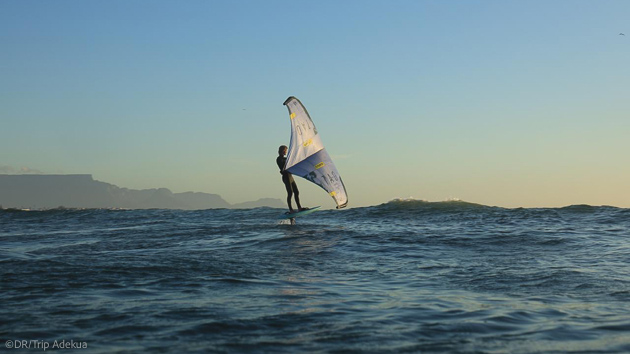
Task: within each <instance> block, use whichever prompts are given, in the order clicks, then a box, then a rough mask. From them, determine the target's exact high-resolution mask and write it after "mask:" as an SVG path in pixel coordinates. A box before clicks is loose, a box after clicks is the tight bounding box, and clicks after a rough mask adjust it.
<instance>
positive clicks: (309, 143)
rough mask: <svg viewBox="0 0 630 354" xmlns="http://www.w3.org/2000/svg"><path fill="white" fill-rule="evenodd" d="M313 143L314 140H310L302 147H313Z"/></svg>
mask: <svg viewBox="0 0 630 354" xmlns="http://www.w3.org/2000/svg"><path fill="white" fill-rule="evenodd" d="M312 143H313V139H308V140H307V141H305V142H304V144H302V146H304V147H307V146H309V145H311V144H312Z"/></svg>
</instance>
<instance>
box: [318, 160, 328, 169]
mask: <svg viewBox="0 0 630 354" xmlns="http://www.w3.org/2000/svg"><path fill="white" fill-rule="evenodd" d="M324 166H326V165H325V164H324V162H323V161H322V162H320V163H318V164H317V165H315V169H316V170H319V169H320V168H322V167H324Z"/></svg>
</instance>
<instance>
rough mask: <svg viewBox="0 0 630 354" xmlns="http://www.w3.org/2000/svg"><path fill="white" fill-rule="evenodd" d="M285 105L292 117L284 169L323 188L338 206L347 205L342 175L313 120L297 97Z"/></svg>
mask: <svg viewBox="0 0 630 354" xmlns="http://www.w3.org/2000/svg"><path fill="white" fill-rule="evenodd" d="M284 105H285V106H287V108H288V109H289V117H290V118H291V144H290V145H289V152H288V154H287V163H286V165H285V167H284V168H285V169H286V170H287V171H289V172H290V173H291V174H293V175H296V176H300V177H302V178H305V179H307V180H309V181H311V182H313V183H315V184H316V185H318V186H320V187H322V188H323V189H324V190H325V191H326V192H328V194H329V195H330V196H331V197H332V198H333V199H334V200H335V203H337V209H341V208H343V207H345V206H346V205H348V194H347V193H346V187H345V186H344V184H343V181H342V180H341V176H340V175H339V172H338V171H337V168H336V167H335V164H333V162H332V159H331V158H330V155H328V152H326V149H325V148H324V144H322V140H321V138H320V136H319V134H318V133H317V128H315V124H313V120H312V119H311V117H310V116H309V115H308V112H307V111H306V108H304V105H302V102H300V100H298V99H297V98H295V97H293V96H291V97H289V98H287V100H286V101H285V102H284Z"/></svg>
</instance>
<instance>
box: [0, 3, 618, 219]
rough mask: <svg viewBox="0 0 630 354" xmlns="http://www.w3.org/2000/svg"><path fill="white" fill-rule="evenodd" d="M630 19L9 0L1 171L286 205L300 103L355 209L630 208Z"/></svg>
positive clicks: (0, 16)
mask: <svg viewBox="0 0 630 354" xmlns="http://www.w3.org/2000/svg"><path fill="white" fill-rule="evenodd" d="M629 19H630V1H627V0H617V1H616V0H605V1H600V0H591V1H582V0H564V1H563V0H554V1H549V0H544V1H538V0H527V1H525V0H522V1H509V0H496V1H483V0H480V1H474V0H471V1H455V0H453V1H444V0H439V1H438V0H436V1H422V0H413V1H402V0H401V1H382V0H379V1H371V0H361V1H349V0H342V1H339V0H335V1H295V0H291V1H279V0H269V1H254V0H251V1H244V0H241V1H239V0H236V1H227V0H225V1H210V0H203V1H156V0H145V1H135V0H132V1H127V0H125V1H115V0H114V1H79V0H76V1H64V0H56V1H28V0H26V1H25V0H0V48H1V51H0V169H3V170H4V171H9V170H11V169H13V170H19V169H20V168H28V169H33V170H38V171H42V172H44V173H67V174H70V173H88V174H92V175H93V176H94V178H95V179H97V180H100V181H105V182H109V183H113V184H116V185H118V186H120V187H127V188H135V189H144V188H156V187H166V188H169V189H171V190H172V191H174V192H185V191H198V192H208V193H218V194H220V195H221V196H223V198H224V199H226V200H227V201H228V202H230V203H237V202H243V201H248V200H255V199H258V198H262V197H275V198H280V199H283V198H284V196H285V194H284V193H285V192H284V186H283V185H282V182H281V179H280V174H279V173H278V170H277V166H276V164H275V158H276V156H277V148H278V146H279V145H281V144H287V145H288V143H289V138H290V122H289V118H288V113H287V110H286V108H285V107H284V106H283V105H282V103H283V102H284V100H285V99H286V98H287V97H288V96H296V97H298V98H299V99H300V100H301V101H302V103H303V104H304V105H305V106H306V108H307V109H308V110H309V113H310V114H311V117H312V118H313V121H314V122H315V124H316V125H317V128H318V130H319V132H320V134H321V135H322V140H323V142H324V144H325V145H326V148H327V150H328V151H329V153H330V154H331V156H332V158H333V159H334V160H335V164H336V165H337V168H338V170H339V172H340V173H341V175H342V177H343V179H344V182H345V185H346V187H347V189H348V194H349V200H350V204H349V206H355V207H356V206H366V205H374V204H380V203H383V202H387V201H389V200H391V199H394V198H397V197H410V196H412V197H414V198H416V199H424V200H429V201H441V200H447V199H449V198H458V199H462V200H465V201H469V202H475V203H481V204H486V205H497V206H504V207H519V206H523V207H537V206H565V205H570V204H591V205H602V204H603V205H615V206H620V207H630V157H629V153H630V21H629ZM620 33H625V34H626V35H625V36H624V35H620ZM0 173H1V172H0ZM297 182H298V185H299V186H300V190H301V192H302V194H301V197H302V201H303V204H305V205H319V204H321V205H324V206H325V207H332V206H334V202H333V201H332V199H330V197H329V196H328V195H327V194H326V193H325V192H324V191H323V190H321V189H319V187H317V186H315V185H311V184H310V183H309V182H307V181H306V180H302V179H298V180H297Z"/></svg>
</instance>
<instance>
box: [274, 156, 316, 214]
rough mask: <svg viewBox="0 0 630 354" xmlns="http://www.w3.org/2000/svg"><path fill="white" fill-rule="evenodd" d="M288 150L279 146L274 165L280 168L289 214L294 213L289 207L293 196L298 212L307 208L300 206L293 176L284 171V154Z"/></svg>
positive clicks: (291, 207) (285, 159)
mask: <svg viewBox="0 0 630 354" xmlns="http://www.w3.org/2000/svg"><path fill="white" fill-rule="evenodd" d="M288 150H289V148H288V147H287V146H286V145H280V147H279V148H278V158H276V163H277V164H278V167H279V168H280V174H281V175H282V182H283V183H284V187H285V188H286V189H287V205H288V206H289V213H294V212H295V211H294V210H293V206H292V205H291V197H293V196H295V204H297V207H298V211H302V210H306V209H308V208H302V206H301V205H300V191H299V190H298V187H297V184H296V183H295V180H294V179H293V175H292V174H291V173H289V171H287V170H285V169H284V165H285V164H286V162H287V158H286V154H287V151H288Z"/></svg>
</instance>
